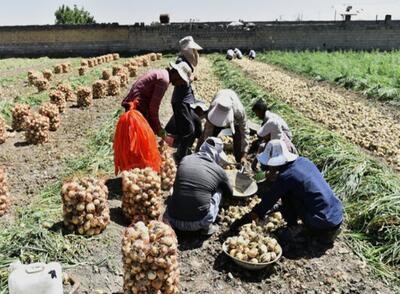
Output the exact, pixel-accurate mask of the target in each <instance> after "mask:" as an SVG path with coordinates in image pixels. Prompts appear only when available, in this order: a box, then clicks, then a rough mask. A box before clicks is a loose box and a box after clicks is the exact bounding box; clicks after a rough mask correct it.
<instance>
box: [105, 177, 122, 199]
mask: <svg viewBox="0 0 400 294" xmlns="http://www.w3.org/2000/svg"><path fill="white" fill-rule="evenodd" d="M105 184H106V186H107V188H108V199H110V200H111V199H119V200H120V199H121V198H122V178H119V177H118V178H113V179H108V180H107V181H106V183H105Z"/></svg>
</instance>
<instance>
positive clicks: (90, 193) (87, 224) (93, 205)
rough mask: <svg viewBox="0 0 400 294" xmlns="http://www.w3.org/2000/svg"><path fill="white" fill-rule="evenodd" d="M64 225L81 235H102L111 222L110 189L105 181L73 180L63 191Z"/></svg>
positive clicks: (66, 184) (92, 179)
mask: <svg viewBox="0 0 400 294" xmlns="http://www.w3.org/2000/svg"><path fill="white" fill-rule="evenodd" d="M61 198H62V202H63V216H64V225H65V226H66V227H67V228H68V229H69V230H70V231H73V232H76V233H78V234H80V235H87V236H93V235H98V234H100V233H101V232H102V231H103V230H104V229H105V228H106V227H107V225H108V224H109V222H110V208H109V205H108V201H107V199H108V189H107V186H106V185H105V183H104V181H103V180H98V179H95V178H91V177H86V178H82V179H72V180H71V181H68V182H65V183H64V185H63V186H62V189H61Z"/></svg>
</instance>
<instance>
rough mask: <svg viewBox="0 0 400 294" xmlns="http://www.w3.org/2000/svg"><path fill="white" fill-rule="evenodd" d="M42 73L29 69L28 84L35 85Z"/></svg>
mask: <svg viewBox="0 0 400 294" xmlns="http://www.w3.org/2000/svg"><path fill="white" fill-rule="evenodd" d="M40 78H41V76H40V73H38V72H36V71H33V70H30V71H28V84H29V85H33V84H34V83H35V81H36V80H37V79H40Z"/></svg>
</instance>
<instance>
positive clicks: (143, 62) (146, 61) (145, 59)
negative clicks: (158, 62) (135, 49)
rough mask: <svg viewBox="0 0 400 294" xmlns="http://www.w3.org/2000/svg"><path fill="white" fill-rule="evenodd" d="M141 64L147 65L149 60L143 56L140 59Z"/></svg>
mask: <svg viewBox="0 0 400 294" xmlns="http://www.w3.org/2000/svg"><path fill="white" fill-rule="evenodd" d="M142 64H143V66H149V64H150V62H149V60H148V59H147V58H143V59H142Z"/></svg>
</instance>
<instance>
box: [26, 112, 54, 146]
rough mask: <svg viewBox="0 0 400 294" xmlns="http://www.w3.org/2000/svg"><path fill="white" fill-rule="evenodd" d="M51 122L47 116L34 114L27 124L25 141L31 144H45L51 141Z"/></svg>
mask: <svg viewBox="0 0 400 294" xmlns="http://www.w3.org/2000/svg"><path fill="white" fill-rule="evenodd" d="M49 129H50V121H49V118H48V117H47V116H43V115H41V114H39V113H33V114H32V115H31V116H30V117H29V120H28V122H27V124H26V130H25V139H26V141H27V142H28V143H30V144H34V145H36V144H43V143H46V142H47V141H48V140H49Z"/></svg>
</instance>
